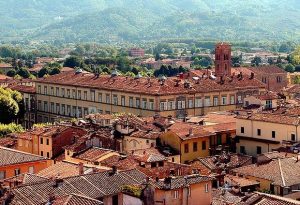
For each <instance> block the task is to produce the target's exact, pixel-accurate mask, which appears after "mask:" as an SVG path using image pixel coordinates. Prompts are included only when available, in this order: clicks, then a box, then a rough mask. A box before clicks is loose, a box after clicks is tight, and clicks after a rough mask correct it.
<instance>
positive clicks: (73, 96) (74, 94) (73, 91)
mask: <svg viewBox="0 0 300 205" xmlns="http://www.w3.org/2000/svg"><path fill="white" fill-rule="evenodd" d="M72 98H73V99H76V90H75V89H73V90H72Z"/></svg>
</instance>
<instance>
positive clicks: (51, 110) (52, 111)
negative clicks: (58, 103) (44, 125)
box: [50, 102, 54, 113]
mask: <svg viewBox="0 0 300 205" xmlns="http://www.w3.org/2000/svg"><path fill="white" fill-rule="evenodd" d="M50 112H51V113H54V102H51V103H50Z"/></svg>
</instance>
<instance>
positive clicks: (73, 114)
mask: <svg viewBox="0 0 300 205" xmlns="http://www.w3.org/2000/svg"><path fill="white" fill-rule="evenodd" d="M76 115H77V113H76V107H75V106H72V116H73V117H76Z"/></svg>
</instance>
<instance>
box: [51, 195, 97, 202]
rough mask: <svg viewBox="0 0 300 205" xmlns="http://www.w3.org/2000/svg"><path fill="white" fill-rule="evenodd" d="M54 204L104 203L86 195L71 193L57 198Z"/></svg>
mask: <svg viewBox="0 0 300 205" xmlns="http://www.w3.org/2000/svg"><path fill="white" fill-rule="evenodd" d="M52 205H103V202H101V201H99V200H96V199H92V198H90V197H87V196H84V195H79V194H70V195H66V196H60V197H57V198H55V199H54V200H53V202H52Z"/></svg>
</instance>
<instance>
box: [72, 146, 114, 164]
mask: <svg viewBox="0 0 300 205" xmlns="http://www.w3.org/2000/svg"><path fill="white" fill-rule="evenodd" d="M111 152H113V150H109V149H102V148H99V147H92V148H88V149H86V150H84V151H82V152H80V153H78V154H77V155H76V156H75V158H77V159H82V160H86V161H90V162H94V161H97V159H99V158H100V157H102V156H104V155H106V154H108V153H111Z"/></svg>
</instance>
